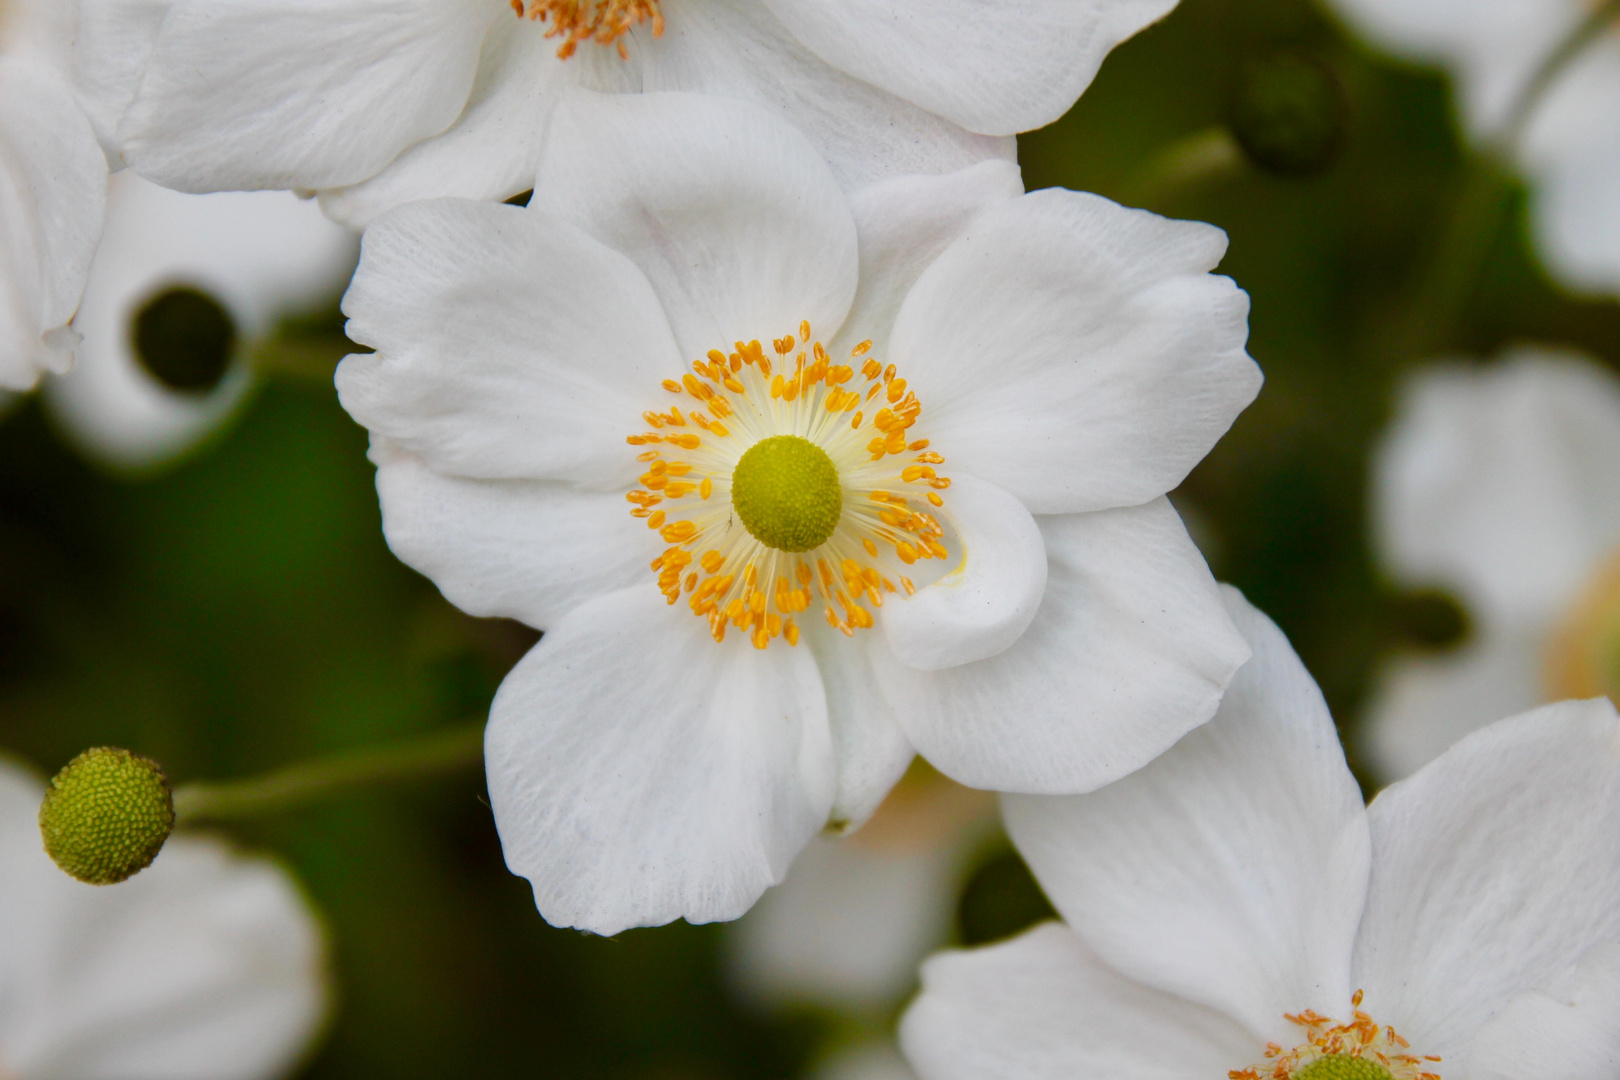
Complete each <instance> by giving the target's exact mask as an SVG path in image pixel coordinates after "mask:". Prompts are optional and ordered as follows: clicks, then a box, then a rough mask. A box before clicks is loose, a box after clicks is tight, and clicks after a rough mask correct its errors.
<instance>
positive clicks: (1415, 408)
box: [1374, 350, 1620, 629]
mask: <svg viewBox="0 0 1620 1080" xmlns="http://www.w3.org/2000/svg"><path fill="white" fill-rule="evenodd" d="M1399 400H1400V408H1399V411H1398V413H1397V416H1396V420H1395V423H1394V425H1393V426H1392V428H1391V430H1390V433H1389V435H1388V436H1387V437H1386V439H1385V441H1384V443H1383V445H1382V447H1381V449H1380V450H1379V452H1378V456H1377V457H1376V459H1375V462H1374V476H1375V483H1374V492H1375V503H1374V512H1375V519H1374V520H1375V522H1376V526H1377V535H1378V540H1379V547H1380V550H1381V554H1382V555H1383V557H1384V559H1385V561H1386V562H1387V563H1388V564H1389V566H1390V568H1391V570H1392V571H1393V572H1394V573H1395V574H1396V575H1397V576H1398V577H1399V578H1400V579H1401V580H1403V581H1406V582H1409V583H1413V584H1442V585H1446V586H1449V587H1451V588H1453V589H1455V590H1457V591H1458V592H1459V593H1460V594H1461V595H1462V597H1463V598H1464V599H1465V600H1466V601H1468V602H1469V604H1470V605H1471V606H1472V607H1473V608H1474V609H1475V615H1476V617H1478V618H1480V619H1483V620H1486V621H1490V622H1494V623H1497V624H1500V625H1502V626H1504V627H1506V628H1509V629H1511V628H1513V627H1514V626H1515V625H1516V624H1519V625H1522V624H1526V623H1528V624H1535V623H1539V622H1541V621H1544V620H1549V619H1552V618H1556V617H1557V616H1558V615H1559V614H1560V613H1561V612H1562V610H1563V609H1564V607H1565V606H1566V605H1567V604H1568V603H1569V602H1570V601H1571V600H1572V599H1573V597H1574V595H1575V593H1576V592H1577V591H1578V590H1579V588H1580V587H1581V585H1582V584H1584V583H1585V581H1586V579H1587V577H1588V576H1589V575H1590V574H1591V573H1592V572H1593V570H1594V569H1595V568H1596V566H1597V564H1598V563H1599V561H1601V560H1602V558H1603V557H1604V556H1605V555H1606V554H1608V552H1609V551H1611V550H1612V549H1613V548H1614V546H1615V545H1616V544H1617V543H1620V473H1617V472H1616V470H1615V469H1614V468H1613V464H1614V462H1615V461H1616V460H1617V459H1620V381H1617V380H1616V379H1615V377H1614V375H1613V374H1611V373H1610V372H1608V371H1607V370H1605V369H1602V368H1600V367H1599V366H1598V365H1596V364H1595V363H1593V362H1591V361H1590V360H1587V359H1585V358H1582V357H1578V356H1573V355H1570V354H1567V353H1562V354H1561V353H1553V352H1547V351H1542V350H1524V351H1521V352H1518V353H1515V354H1511V355H1509V356H1508V357H1506V358H1504V360H1503V362H1502V363H1500V364H1497V365H1493V366H1490V367H1486V368H1463V367H1453V366H1434V367H1430V368H1427V369H1424V370H1422V371H1421V372H1419V373H1418V374H1417V375H1416V376H1414V377H1413V378H1412V380H1411V381H1410V382H1409V383H1408V384H1407V386H1406V387H1405V389H1404V390H1403V391H1402V393H1401V396H1400V399H1399Z"/></svg>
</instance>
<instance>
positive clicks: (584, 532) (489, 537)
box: [373, 451, 666, 630]
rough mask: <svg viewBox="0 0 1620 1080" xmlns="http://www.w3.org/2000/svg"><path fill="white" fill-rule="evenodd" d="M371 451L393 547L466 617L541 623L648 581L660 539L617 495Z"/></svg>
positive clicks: (385, 526)
mask: <svg viewBox="0 0 1620 1080" xmlns="http://www.w3.org/2000/svg"><path fill="white" fill-rule="evenodd" d="M373 456H374V457H376V458H377V459H378V460H379V461H380V462H382V464H380V465H379V467H378V469H377V494H378V495H379V496H380V497H381V499H382V513H383V535H384V536H386V537H387V538H388V546H389V548H390V549H391V550H392V551H393V552H394V554H395V555H397V556H399V558H400V560H401V561H402V562H404V563H405V564H406V565H408V566H410V567H412V568H414V569H415V570H417V571H419V572H421V573H422V574H425V575H426V576H427V577H429V578H431V579H432V581H433V583H434V584H435V585H437V586H438V587H439V590H440V591H441V592H443V593H444V595H445V598H446V599H448V600H449V601H450V602H451V603H452V604H455V605H456V606H457V607H459V608H460V609H461V610H463V611H465V612H467V613H468V614H470V615H478V616H485V617H488V616H499V617H505V618H511V619H520V620H522V621H523V622H525V623H528V624H529V625H530V626H533V627H536V628H538V629H541V630H544V629H546V628H548V627H550V626H552V625H554V624H555V623H556V622H557V620H558V619H560V618H562V617H563V616H564V615H565V614H567V613H568V612H569V611H571V610H573V609H574V608H576V607H578V606H579V605H580V604H582V603H584V602H585V601H587V600H590V599H593V598H594V597H597V596H600V595H602V594H603V593H608V592H616V591H618V590H619V589H623V588H628V587H629V586H632V585H635V584H637V583H640V584H641V585H643V586H645V587H646V588H648V589H653V588H654V585H653V574H652V572H651V571H649V570H648V569H647V565H648V563H649V562H650V561H651V560H652V559H653V558H655V557H656V556H657V555H658V554H659V553H660V552H661V551H662V550H663V549H664V547H665V546H666V545H663V544H661V543H660V542H659V541H658V537H657V535H656V534H654V533H649V532H648V531H647V529H646V527H645V525H644V524H643V523H642V522H640V521H637V520H636V519H635V518H633V517H631V516H630V513H629V511H630V506H629V504H628V503H626V502H625V501H624V497H623V495H621V494H618V493H615V492H599V491H582V490H580V489H578V488H575V487H573V486H571V485H568V484H561V483H555V482H549V481H543V480H468V479H464V478H462V477H456V476H444V475H442V474H440V473H436V472H434V471H433V470H432V469H430V468H428V467H427V466H426V465H424V464H422V462H421V461H420V460H419V459H417V458H415V457H412V456H411V455H410V454H409V453H406V452H403V451H396V452H392V453H389V452H386V451H384V452H383V453H377V452H375V451H374V453H373Z"/></svg>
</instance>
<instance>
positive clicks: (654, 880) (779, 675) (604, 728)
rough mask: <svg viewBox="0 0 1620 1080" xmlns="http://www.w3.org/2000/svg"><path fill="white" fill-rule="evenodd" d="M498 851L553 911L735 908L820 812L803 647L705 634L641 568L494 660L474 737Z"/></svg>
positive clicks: (814, 713) (598, 916)
mask: <svg viewBox="0 0 1620 1080" xmlns="http://www.w3.org/2000/svg"><path fill="white" fill-rule="evenodd" d="M484 752H485V765H486V768H487V770H488V776H489V793H490V802H491V804H492V805H493V806H494V808H495V823H496V826H497V827H498V828H499V830H500V834H501V846H502V848H503V849H504V850H505V852H506V864H507V866H509V867H511V869H512V872H513V873H516V874H520V875H522V876H523V877H526V878H528V879H529V881H530V883H531V884H532V885H533V886H534V896H535V903H536V904H537V906H538V907H539V909H540V914H541V915H543V916H544V917H545V919H546V921H547V922H550V923H552V924H553V925H555V926H573V927H577V928H579V929H581V930H590V931H593V932H595V933H598V934H616V933H618V932H619V931H621V930H624V929H626V928H628V927H632V926H657V925H661V924H663V923H667V922H670V921H671V920H673V919H678V918H682V917H684V918H686V919H687V921H689V922H693V923H701V922H713V921H716V920H720V919H735V918H737V917H738V916H739V915H741V914H742V913H743V912H745V911H747V910H748V908H749V907H750V906H752V905H753V903H754V901H755V900H757V899H758V898H759V895H760V894H761V893H763V892H764V891H765V890H766V888H768V887H769V886H771V885H774V884H776V883H777V882H779V881H781V880H782V878H783V876H784V875H786V873H787V869H788V865H789V864H790V863H791V862H792V861H793V857H794V856H795V855H797V854H798V853H799V850H800V849H801V848H803V847H804V845H805V844H806V843H808V842H809V840H810V839H811V837H813V836H815V834H816V832H817V831H818V830H819V829H820V828H821V826H822V824H823V823H824V822H825V821H826V820H827V811H828V808H829V807H830V806H831V805H832V799H833V790H834V785H835V782H836V776H835V768H834V764H833V756H832V745H831V740H830V739H829V737H828V732H827V712H826V706H825V703H824V700H823V696H822V689H821V680H820V679H819V678H818V677H817V675H816V668H815V662H814V660H813V659H812V658H811V656H810V653H809V650H807V649H798V648H791V647H786V646H784V645H783V644H782V643H780V642H779V643H777V644H776V645H775V646H774V647H773V648H770V649H765V650H763V651H761V650H756V649H754V648H753V647H752V646H751V645H750V644H749V643H748V642H746V641H742V640H739V639H738V638H736V637H735V636H733V638H732V639H731V640H729V641H727V642H725V643H723V644H722V645H716V644H715V643H714V641H713V640H712V639H711V638H710V637H709V636H708V629H707V627H706V626H705V625H704V623H703V622H702V621H701V620H699V619H697V618H694V617H693V616H692V614H691V613H690V612H687V611H683V610H675V609H671V608H668V607H666V606H665V604H664V599H663V597H662V596H660V595H659V593H658V590H657V589H656V588H654V587H652V586H651V585H650V584H649V585H645V586H639V587H635V588H631V589H626V590H623V591H621V592H617V593H612V594H610V595H608V596H604V597H599V598H597V599H596V600H593V601H591V602H589V603H587V604H585V605H583V606H582V607H579V608H577V609H575V610H574V611H572V612H570V613H569V614H568V615H566V616H565V617H564V618H563V619H562V620H561V621H559V622H558V623H557V625H556V626H555V627H554V628H553V629H551V630H549V631H548V632H547V633H546V636H545V637H544V638H543V639H542V640H541V642H540V644H539V645H537V646H535V647H534V649H533V650H531V651H530V653H529V655H528V656H526V657H525V658H524V659H523V660H522V661H520V662H519V663H518V666H517V667H516V668H514V669H513V670H512V673H511V674H510V675H508V676H507V677H506V681H505V682H504V683H503V684H502V685H501V689H500V692H499V693H497V694H496V696H495V704H494V706H493V708H492V709H491V712H490V723H489V730H488V733H487V735H486V737H485V743H484Z"/></svg>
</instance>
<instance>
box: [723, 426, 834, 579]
mask: <svg viewBox="0 0 1620 1080" xmlns="http://www.w3.org/2000/svg"><path fill="white" fill-rule="evenodd" d="M731 505H732V506H733V507H734V508H735V509H736V511H737V516H738V517H739V518H741V519H742V523H743V528H745V529H747V530H748V532H749V535H751V536H752V537H753V538H754V539H755V540H758V541H759V542H760V543H762V544H764V545H765V546H766V547H773V548H775V549H776V550H778V551H809V550H810V549H811V548H814V547H818V546H820V545H821V544H823V543H826V541H827V538H828V537H829V536H831V535H832V534H833V530H834V529H836V528H838V519H839V517H840V516H841V515H842V514H843V512H844V491H843V488H842V487H840V486H839V484H838V470H837V468H835V467H834V466H833V463H832V458H830V457H828V456H827V454H826V451H824V450H822V449H821V447H819V446H817V445H816V444H815V443H813V442H811V441H810V440H809V439H801V438H800V437H799V436H797V435H775V436H772V437H771V438H769V439H761V440H760V441H759V442H757V443H755V444H754V445H753V446H751V447H749V448H748V452H747V453H745V454H744V455H743V456H742V458H741V460H739V461H738V462H737V467H736V469H734V470H733V471H732V474H731Z"/></svg>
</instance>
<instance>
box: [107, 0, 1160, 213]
mask: <svg viewBox="0 0 1620 1080" xmlns="http://www.w3.org/2000/svg"><path fill="white" fill-rule="evenodd" d="M1174 6H1175V0H996V2H995V3H986V2H985V0H348V2H345V3H329V2H322V0H167V2H162V0H160V2H159V3H156V4H154V3H152V2H151V0H87V3H86V8H85V17H84V20H83V29H82V31H81V34H80V38H79V43H78V47H79V64H80V68H81V70H82V71H83V72H84V73H85V74H84V79H85V81H86V82H87V83H90V84H91V85H92V87H93V91H94V92H93V97H92V100H93V101H94V102H95V106H94V108H93V110H92V115H93V116H94V117H95V119H96V121H97V125H98V130H99V131H100V132H101V134H102V136H103V138H104V139H105V140H106V142H107V143H108V145H110V146H115V147H117V148H118V149H119V150H120V151H122V154H123V157H124V159H125V160H126V161H127V162H128V163H129V164H130V165H131V166H133V167H134V168H135V169H136V171H138V172H140V173H142V174H143V175H145V176H147V177H148V178H150V179H152V180H155V181H157V182H159V183H161V184H163V185H164V186H166V187H173V188H178V189H180V190H183V191H212V190H224V189H235V188H266V187H268V188H306V189H318V190H321V191H322V192H323V195H322V201H323V203H324V205H325V207H326V209H327V211H328V212H329V213H332V214H333V215H334V216H336V217H338V218H339V219H340V220H343V221H346V222H350V223H354V224H360V223H364V222H366V221H368V220H369V219H370V218H371V217H373V216H374V215H376V214H377V213H379V212H381V211H382V210H385V209H388V208H389V207H391V206H395V205H398V204H399V203H402V202H407V201H410V200H413V199H420V198H427V197H431V196H438V195H455V196H462V197H467V198H477V199H488V198H497V199H500V198H506V197H508V196H511V195H514V194H517V193H518V192H521V191H523V190H524V189H525V188H526V187H527V186H528V185H529V183H530V181H531V179H532V177H533V175H534V170H535V165H536V164H537V162H538V161H539V155H540V150H541V147H542V146H543V145H544V141H545V137H546V130H547V126H548V123H549V119H550V114H551V111H552V109H553V107H554V106H555V104H556V102H557V101H558V100H559V99H560V98H561V96H562V93H563V91H564V89H565V88H567V87H570V86H579V87H585V88H588V89H593V90H602V91H612V92H635V91H641V90H646V91H658V90H684V91H697V92H702V93H711V94H718V95H722V96H725V97H730V98H739V99H743V100H748V101H752V102H755V103H758V104H761V105H764V106H766V107H768V108H770V109H772V110H773V111H775V112H777V113H778V114H779V115H781V116H782V117H784V118H785V119H787V120H789V121H790V122H791V123H793V124H794V125H795V126H796V127H798V128H799V129H800V130H801V131H803V132H805V133H806V134H807V135H808V136H809V138H810V139H811V141H812V142H813V143H815V144H816V146H817V147H818V148H819V149H820V150H821V152H822V153H823V154H824V155H825V156H826V157H827V158H828V159H829V160H830V161H831V162H832V164H833V168H834V171H835V173H836V174H837V175H839V177H840V178H841V179H843V180H844V181H846V182H847V183H849V184H858V183H863V182H867V181H871V180H874V179H877V178H879V177H883V176H888V175H894V174H903V173H935V172H946V171H950V170H953V169H957V168H961V167H963V166H966V165H970V164H972V163H974V162H976V161H980V160H982V159H985V158H989V157H1002V158H1006V159H1009V160H1011V159H1012V157H1013V154H1014V146H1013V140H1012V139H1011V138H1010V137H1009V136H1011V135H1013V134H1014V133H1015V132H1018V131H1024V130H1028V129H1031V128H1036V127H1041V126H1044V125H1046V124H1049V123H1051V122H1052V121H1053V120H1056V119H1057V118H1058V117H1059V116H1061V115H1062V114H1063V113H1064V112H1065V111H1067V109H1068V108H1069V106H1070V105H1072V104H1073V103H1074V101H1075V99H1076V98H1077V97H1079V95H1080V92H1081V91H1082V90H1084V89H1085V87H1086V86H1087V85H1088V84H1089V83H1090V82H1091V79H1092V77H1093V76H1094V75H1095V74H1096V71H1097V68H1098V67H1099V65H1100V64H1101V63H1102V61H1103V58H1104V57H1105V56H1107V54H1108V51H1109V50H1110V49H1112V48H1113V47H1114V46H1115V45H1116V44H1118V43H1119V42H1120V41H1123V40H1124V39H1125V38H1128V37H1130V36H1131V35H1132V34H1134V33H1136V32H1137V31H1138V30H1140V29H1141V28H1142V27H1144V26H1146V25H1148V24H1149V23H1151V22H1153V21H1154V20H1156V19H1158V18H1160V17H1162V16H1163V15H1165V14H1166V13H1167V12H1168V11H1170V10H1171V8H1173V7H1174ZM592 31H595V32H594V34H593V33H592ZM598 42H600V43H598ZM564 54H571V55H564ZM975 132H977V133H979V134H974V133H975Z"/></svg>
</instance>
